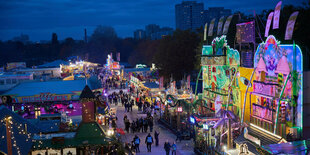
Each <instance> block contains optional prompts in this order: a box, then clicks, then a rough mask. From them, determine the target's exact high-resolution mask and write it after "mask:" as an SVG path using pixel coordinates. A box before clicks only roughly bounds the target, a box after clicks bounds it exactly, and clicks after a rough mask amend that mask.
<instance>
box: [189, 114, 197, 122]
mask: <svg viewBox="0 0 310 155" xmlns="http://www.w3.org/2000/svg"><path fill="white" fill-rule="evenodd" d="M189 120H190V122H191V123H192V124H195V123H196V119H195V118H194V117H193V116H191V117H190V118H189Z"/></svg>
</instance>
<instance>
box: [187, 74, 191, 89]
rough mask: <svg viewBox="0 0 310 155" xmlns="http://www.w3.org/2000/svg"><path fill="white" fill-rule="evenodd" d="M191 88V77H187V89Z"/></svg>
mask: <svg viewBox="0 0 310 155" xmlns="http://www.w3.org/2000/svg"><path fill="white" fill-rule="evenodd" d="M190 88H191V76H190V75H187V89H190Z"/></svg>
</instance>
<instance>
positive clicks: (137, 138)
mask: <svg viewBox="0 0 310 155" xmlns="http://www.w3.org/2000/svg"><path fill="white" fill-rule="evenodd" d="M133 141H134V143H135V149H136V153H138V152H140V147H139V145H140V138H139V137H138V136H137V135H135V138H134V139H133Z"/></svg>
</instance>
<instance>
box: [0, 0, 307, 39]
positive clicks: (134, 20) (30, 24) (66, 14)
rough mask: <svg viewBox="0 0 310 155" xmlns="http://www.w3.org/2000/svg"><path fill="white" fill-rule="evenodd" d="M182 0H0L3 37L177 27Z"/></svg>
mask: <svg viewBox="0 0 310 155" xmlns="http://www.w3.org/2000/svg"><path fill="white" fill-rule="evenodd" d="M305 1H306V0H283V3H282V6H283V5H287V4H294V5H296V6H301V5H302V2H305ZM181 2H182V0H89V1H86V0H0V21H1V24H0V40H9V39H12V38H13V37H15V36H19V35H20V34H21V33H23V34H27V35H29V37H30V40H32V41H40V40H50V39H51V34H52V33H53V32H56V33H57V35H58V38H59V39H60V40H62V39H65V38H67V37H73V38H74V39H82V38H83V35H84V32H83V29H84V28H87V30H88V35H91V33H92V32H93V30H94V28H95V27H96V26H97V25H109V26H112V27H114V28H115V30H116V32H117V34H118V36H119V37H132V36H133V31H134V30H136V29H139V28H142V29H144V27H145V25H147V24H158V25H160V26H161V27H163V26H168V27H172V28H175V15H174V11H175V10H174V6H175V4H178V3H181ZM198 2H204V7H205V9H207V8H208V7H225V8H228V9H232V10H233V12H234V11H237V10H240V11H242V12H248V13H249V12H250V10H255V11H256V12H257V13H260V12H261V11H262V10H263V9H274V7H275V5H276V4H277V2H278V0H203V1H202V0H199V1H198Z"/></svg>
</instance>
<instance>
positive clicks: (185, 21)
mask: <svg viewBox="0 0 310 155" xmlns="http://www.w3.org/2000/svg"><path fill="white" fill-rule="evenodd" d="M203 11H204V5H203V3H197V2H196V1H184V2H182V3H181V4H177V5H175V21H176V28H177V29H181V30H188V29H190V30H194V31H195V30H196V29H197V28H200V27H201V26H202V25H203V24H204V23H203Z"/></svg>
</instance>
